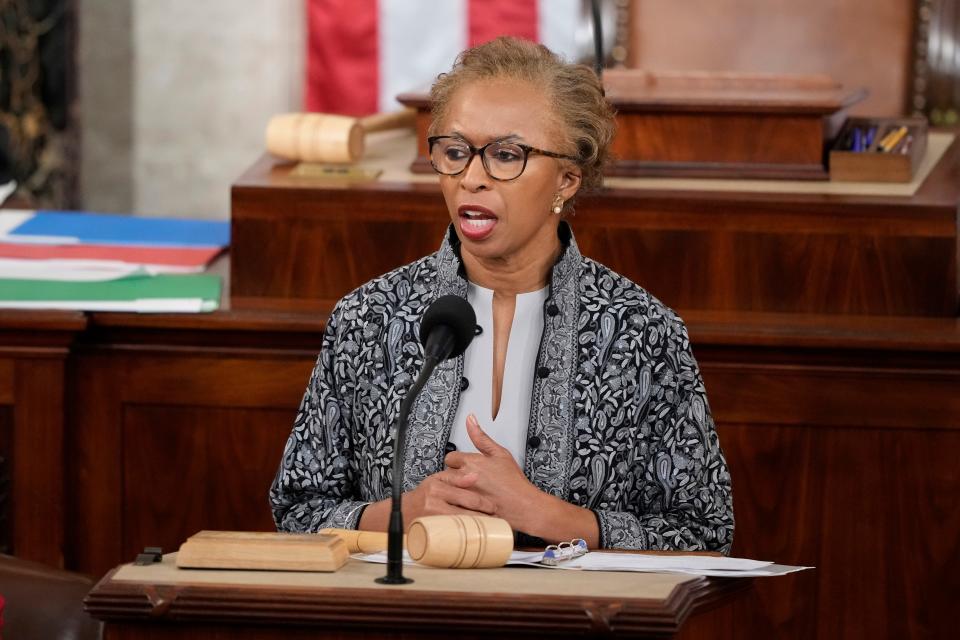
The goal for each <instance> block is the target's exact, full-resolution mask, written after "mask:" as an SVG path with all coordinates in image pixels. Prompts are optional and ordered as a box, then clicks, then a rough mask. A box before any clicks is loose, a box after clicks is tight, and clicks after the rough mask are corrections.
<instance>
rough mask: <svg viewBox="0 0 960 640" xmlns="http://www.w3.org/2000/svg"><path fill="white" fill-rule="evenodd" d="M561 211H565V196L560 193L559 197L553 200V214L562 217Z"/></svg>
mask: <svg viewBox="0 0 960 640" xmlns="http://www.w3.org/2000/svg"><path fill="white" fill-rule="evenodd" d="M561 211H563V196H561V195H560V194H559V193H558V194H557V197H556V198H554V199H553V212H554V213H555V214H557V215H560V212H561Z"/></svg>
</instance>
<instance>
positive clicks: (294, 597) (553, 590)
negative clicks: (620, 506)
mask: <svg viewBox="0 0 960 640" xmlns="http://www.w3.org/2000/svg"><path fill="white" fill-rule="evenodd" d="M384 571H385V567H384V565H376V564H367V563H364V562H360V561H357V560H351V561H349V562H348V563H347V564H346V565H345V566H344V567H343V568H342V569H340V570H339V571H337V572H336V573H330V574H323V573H295V572H271V571H261V572H257V571H194V570H187V571H184V570H178V569H177V568H176V566H175V565H174V564H173V560H172V558H171V557H170V556H167V557H165V558H164V561H163V563H162V564H158V565H152V566H147V567H136V566H132V565H124V566H121V567H118V568H116V569H114V570H113V571H111V572H110V573H109V574H108V575H107V576H105V577H104V578H103V580H101V581H100V583H99V584H98V585H97V586H96V587H94V589H93V590H92V591H91V592H90V595H89V596H87V599H86V601H85V605H86V608H87V611H88V612H89V613H91V615H93V616H94V617H95V618H97V619H100V620H103V621H105V622H106V630H105V637H106V639H107V640H127V639H131V640H132V639H135V638H171V639H173V638H184V639H186V638H212V637H213V638H244V639H252V638H257V639H266V638H414V637H423V636H426V637H457V638H463V639H464V640H472V639H479V638H523V637H526V638H529V637H550V638H589V637H605V638H674V637H678V638H707V637H709V638H718V637H724V634H723V632H721V633H720V635H718V634H717V631H718V630H717V628H716V626H715V621H716V620H717V617H718V616H722V615H729V612H728V611H727V609H729V607H731V606H732V603H734V602H735V601H736V600H737V597H738V596H739V595H742V594H744V593H745V592H747V591H748V590H749V587H750V583H751V580H752V579H750V578H741V579H736V580H734V579H719V580H718V579H706V578H697V577H692V576H682V575H676V574H657V573H609V572H594V571H562V570H555V571H552V572H550V570H547V569H536V568H530V567H523V568H519V567H505V568H501V569H472V570H471V569H464V570H454V569H432V568H430V567H419V566H411V567H405V568H404V573H405V575H407V576H408V577H411V578H413V579H414V582H413V584H410V585H403V586H399V587H397V586H393V587H390V586H384V585H379V584H377V583H375V582H374V578H376V577H379V576H381V575H383V573H384ZM728 637H733V636H728Z"/></svg>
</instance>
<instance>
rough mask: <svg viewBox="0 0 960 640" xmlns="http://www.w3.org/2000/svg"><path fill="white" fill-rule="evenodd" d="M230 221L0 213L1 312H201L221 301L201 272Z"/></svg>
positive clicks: (214, 283)
mask: <svg viewBox="0 0 960 640" xmlns="http://www.w3.org/2000/svg"><path fill="white" fill-rule="evenodd" d="M229 239H230V226H229V223H226V222H211V221H201V220H172V219H165V218H138V217H132V216H119V215H108V214H99V213H82V212H66V211H3V212H0V307H6V308H19V309H82V310H89V311H142V312H161V311H162V312H193V313H196V312H199V311H212V310H214V309H216V308H217V306H218V305H219V301H220V278H219V277H218V276H215V275H205V274H203V273H202V272H203V271H204V269H205V268H206V267H207V266H208V265H209V263H210V262H211V261H212V260H213V259H214V258H215V257H216V256H217V255H218V254H219V253H220V252H221V251H223V249H224V248H225V247H226V246H227V244H228V243H229Z"/></svg>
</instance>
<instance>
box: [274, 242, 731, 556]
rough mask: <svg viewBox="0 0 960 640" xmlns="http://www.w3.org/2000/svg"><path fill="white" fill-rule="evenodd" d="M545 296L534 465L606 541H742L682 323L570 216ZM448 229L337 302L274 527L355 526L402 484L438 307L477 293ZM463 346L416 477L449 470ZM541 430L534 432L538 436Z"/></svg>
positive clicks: (439, 399) (434, 391) (419, 440)
mask: <svg viewBox="0 0 960 640" xmlns="http://www.w3.org/2000/svg"><path fill="white" fill-rule="evenodd" d="M560 236H561V239H562V240H563V241H564V243H565V249H564V251H563V253H562V255H561V257H560V259H559V261H558V262H557V264H556V265H555V266H554V268H553V272H552V276H551V279H550V290H549V295H548V298H547V300H546V302H545V304H544V330H543V336H542V339H541V342H540V350H539V355H538V358H537V368H536V371H535V372H534V376H533V380H532V394H533V396H532V403H531V410H530V418H529V421H528V423H527V424H526V425H517V428H525V429H526V430H527V435H528V438H527V442H528V445H527V447H528V448H527V451H526V463H525V468H524V472H525V474H526V476H527V478H528V479H529V480H530V481H531V482H532V483H533V484H534V485H536V486H537V487H539V488H540V489H541V490H543V491H545V492H547V493H550V494H553V495H555V496H558V497H561V498H563V499H565V500H567V501H568V502H571V503H573V504H576V505H580V506H583V507H587V508H589V509H591V510H593V511H594V513H595V514H596V516H597V520H598V522H599V525H600V539H601V545H602V546H603V547H605V548H611V547H614V548H624V549H682V550H719V551H722V552H724V553H729V551H730V545H731V542H732V539H733V502H732V495H731V488H730V474H729V473H728V470H727V465H726V461H725V460H724V457H723V453H722V452H721V450H720V444H719V442H718V439H717V433H716V430H715V429H714V424H713V420H712V418H711V415H710V409H709V405H708V404H707V398H706V394H705V391H704V386H703V381H702V379H701V376H700V371H699V369H698V367H697V363H696V361H695V360H694V357H693V354H692V352H691V349H690V343H689V339H688V337H687V331H686V327H685V326H684V324H683V322H682V321H681V320H680V319H679V318H678V317H677V316H676V315H675V314H674V313H673V311H671V310H670V309H669V308H667V307H666V306H664V305H663V304H662V303H661V302H660V301H658V300H657V299H656V298H654V297H653V296H651V295H650V294H648V293H647V292H646V291H644V290H643V289H642V288H641V287H639V286H637V285H636V284H634V283H633V282H631V281H630V280H628V279H627V278H625V277H623V276H621V275H618V274H617V273H614V272H613V271H611V270H610V269H608V268H606V267H604V266H603V265H601V264H599V263H597V262H594V261H593V260H590V259H588V258H585V257H583V256H581V255H580V252H579V251H578V249H577V245H576V243H575V242H574V240H573V238H572V235H571V233H570V231H569V227H568V226H567V225H566V224H565V223H563V224H561V226H560ZM466 290H467V281H466V280H465V278H464V274H463V269H462V267H461V262H460V258H459V244H458V241H457V238H456V235H455V234H454V233H453V232H452V229H451V231H450V232H449V233H448V236H447V238H446V239H445V241H444V242H443V244H442V246H441V248H440V250H439V251H438V252H437V253H434V254H432V255H429V256H427V257H425V258H422V259H420V260H418V261H416V262H413V263H411V264H409V265H406V266H404V267H401V268H399V269H396V270H394V271H392V272H390V273H388V274H386V275H383V276H381V277H379V278H376V279H374V280H371V281H370V282H368V283H366V284H365V285H363V286H361V287H360V288H358V289H356V290H355V291H353V292H352V293H350V294H348V295H347V296H346V297H344V298H343V299H342V300H340V302H339V303H338V304H337V305H336V307H335V309H334V311H333V313H332V314H331V316H330V319H329V321H328V323H327V326H326V331H325V334H324V337H323V345H322V350H321V352H320V356H319V358H318V360H317V364H316V367H315V369H314V371H313V374H312V376H311V378H310V381H309V385H308V387H307V390H306V393H305V395H304V397H303V402H302V403H301V405H300V409H299V411H298V413H297V417H296V421H295V423H294V426H293V431H292V433H291V434H290V438H289V440H288V441H287V444H286V448H285V450H284V454H283V460H282V461H281V464H280V469H279V471H278V472H277V476H276V479H275V481H274V484H273V486H272V488H271V491H270V501H271V504H272V507H273V515H274V519H275V520H276V523H277V527H278V528H279V529H281V530H285V531H316V530H318V529H321V528H323V527H341V528H356V526H357V523H358V521H359V519H360V514H361V512H362V510H363V507H364V506H365V505H366V504H368V503H370V502H373V501H377V500H381V499H384V498H386V497H388V496H389V495H390V482H391V475H392V470H391V461H392V458H393V447H394V439H393V436H394V434H393V426H394V424H395V421H396V417H397V413H398V411H399V407H400V403H401V401H402V400H403V398H404V396H405V395H406V393H407V390H408V389H409V387H410V386H411V385H412V383H413V380H414V378H415V377H416V375H417V374H418V372H419V370H420V367H421V364H422V358H423V351H422V347H421V345H420V341H419V339H418V337H417V336H418V331H419V325H420V319H421V316H422V314H423V313H424V311H425V310H426V308H427V307H428V306H429V305H430V303H431V302H432V301H433V300H435V299H436V298H437V297H439V296H441V295H444V294H451V293H452V294H456V295H459V296H462V297H465V296H466ZM462 372H463V357H462V356H461V357H460V358H457V359H453V360H448V361H447V362H445V363H443V364H441V365H440V366H439V367H438V368H437V370H436V371H434V373H433V375H432V376H431V377H430V380H429V381H428V382H427V385H426V386H425V387H424V390H423V392H422V393H421V395H420V396H419V398H418V399H417V401H416V402H415V404H414V407H413V411H412V413H411V416H410V421H409V424H408V429H409V431H408V434H407V443H406V461H405V465H404V474H403V479H402V481H403V489H404V490H405V491H407V490H410V489H413V488H415V487H416V486H417V485H418V484H419V483H420V481H422V480H423V479H424V478H426V477H427V476H429V475H430V474H433V473H436V472H437V471H440V470H441V469H442V468H443V458H444V455H445V447H446V445H447V442H448V439H449V436H450V430H451V426H452V422H453V419H454V416H455V414H456V412H457V402H458V401H459V398H460V380H461V376H462ZM530 436H536V437H530Z"/></svg>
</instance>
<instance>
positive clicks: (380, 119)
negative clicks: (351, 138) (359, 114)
mask: <svg viewBox="0 0 960 640" xmlns="http://www.w3.org/2000/svg"><path fill="white" fill-rule="evenodd" d="M416 121H417V111H416V109H410V108H407V109H403V110H401V111H391V112H389V113H375V114H373V115H372V116H367V117H366V118H361V119H360V126H361V127H363V130H364V131H366V132H367V133H370V132H371V131H387V130H388V129H408V128H409V129H412V128H413V127H414V125H415V123H416Z"/></svg>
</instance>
